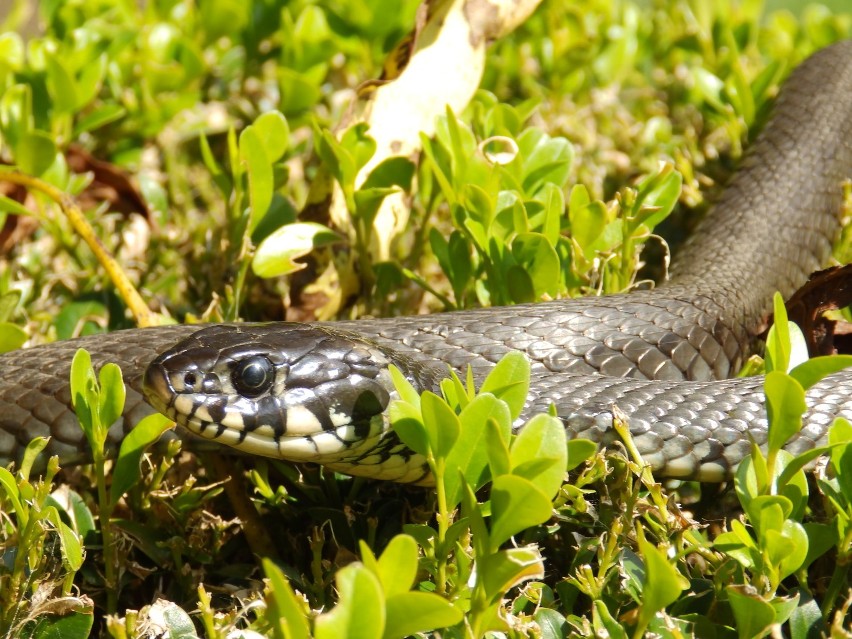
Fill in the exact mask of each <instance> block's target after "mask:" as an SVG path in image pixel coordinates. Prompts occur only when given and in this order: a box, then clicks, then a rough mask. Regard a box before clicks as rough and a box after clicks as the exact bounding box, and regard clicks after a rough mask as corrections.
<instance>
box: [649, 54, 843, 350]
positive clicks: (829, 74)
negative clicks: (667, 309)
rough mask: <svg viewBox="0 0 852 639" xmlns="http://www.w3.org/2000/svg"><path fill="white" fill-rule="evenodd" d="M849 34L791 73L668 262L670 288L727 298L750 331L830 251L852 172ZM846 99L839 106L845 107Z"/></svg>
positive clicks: (759, 327) (755, 329) (757, 328)
mask: <svg viewBox="0 0 852 639" xmlns="http://www.w3.org/2000/svg"><path fill="white" fill-rule="evenodd" d="M850 96H852V41H847V42H843V43H839V44H838V45H835V47H832V50H831V52H830V54H829V53H828V52H827V51H823V52H819V53H817V54H815V55H814V56H812V57H811V58H809V59H808V60H807V61H806V62H805V63H803V64H802V65H800V66H799V67H798V68H797V69H796V70H795V71H794V73H793V74H792V76H791V81H790V82H788V83H787V88H786V89H785V91H784V92H782V94H781V95H780V96H779V98H778V101H777V103H776V105H775V109H774V112H773V116H772V118H771V119H770V120H769V122H768V123H767V125H766V127H765V128H764V130H763V131H762V133H761V134H760V135H759V136H758V138H757V140H756V141H755V143H754V144H753V145H752V147H751V148H750V150H749V152H748V154H747V155H746V157H745V159H744V160H743V163H742V166H741V167H740V169H739V171H738V172H737V174H736V176H735V177H734V179H733V180H732V182H731V183H730V185H729V186H728V188H727V189H726V190H725V192H724V194H723V195H722V196H721V198H720V200H719V201H718V203H717V204H716V205H715V206H714V207H713V209H712V210H711V211H710V213H709V214H708V215H707V217H706V218H705V219H704V220H703V221H702V222H701V224H699V226H698V228H697V229H696V232H695V233H694V234H693V235H692V237H691V239H690V240H689V241H687V242H686V244H685V245H684V247H683V250H682V251H681V253H680V256H681V257H680V259H676V260H675V262H674V264H673V265H672V279H671V281H670V283H669V284H668V285H667V286H666V287H665V288H667V289H670V290H675V291H676V290H677V289H679V288H688V289H690V290H691V291H692V292H693V293H695V292H696V291H698V292H700V293H701V294H702V295H705V296H707V297H709V298H711V299H713V300H715V301H716V302H719V303H724V304H725V305H726V306H727V307H728V308H729V309H730V312H731V313H732V316H733V317H734V319H735V321H738V322H739V323H740V324H742V325H743V326H744V327H745V328H746V329H747V330H748V331H749V332H750V333H752V334H753V333H755V332H759V331H760V330H762V325H763V324H764V322H765V319H766V317H767V315H768V313H769V311H770V310H771V305H772V295H773V294H774V293H775V291H779V292H781V294H782V295H783V296H784V297H785V298H787V297H789V296H790V295H792V294H793V293H794V292H795V291H796V290H797V289H798V288H799V287H800V286H802V285H803V284H804V283H805V282H806V281H807V280H808V277H809V276H810V274H811V273H813V272H814V271H815V270H817V269H819V268H821V267H822V266H823V265H824V264H826V262H827V261H828V259H829V257H830V256H831V249H832V244H833V241H834V240H835V239H836V237H837V235H838V233H839V230H840V217H841V213H842V210H843V184H844V181H846V180H847V179H849V178H850V177H852V175H850V167H852V110H850V109H848V104H849V103H850ZM844 105H845V106H844Z"/></svg>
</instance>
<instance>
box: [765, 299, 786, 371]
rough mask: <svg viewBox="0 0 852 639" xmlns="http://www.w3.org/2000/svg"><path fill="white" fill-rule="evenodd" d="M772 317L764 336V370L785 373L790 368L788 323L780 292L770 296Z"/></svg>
mask: <svg viewBox="0 0 852 639" xmlns="http://www.w3.org/2000/svg"><path fill="white" fill-rule="evenodd" d="M772 304H773V308H774V319H773V323H772V327H771V328H770V329H769V335H768V336H767V338H766V355H765V358H764V359H765V360H766V370H767V371H781V372H782V373H786V372H787V371H788V370H790V368H792V367H791V366H790V352H791V350H792V346H791V343H790V323H789V322H788V321H787V309H786V308H785V307H784V298H783V297H781V294H780V293H777V292H776V293H775V295H774V296H773V297H772Z"/></svg>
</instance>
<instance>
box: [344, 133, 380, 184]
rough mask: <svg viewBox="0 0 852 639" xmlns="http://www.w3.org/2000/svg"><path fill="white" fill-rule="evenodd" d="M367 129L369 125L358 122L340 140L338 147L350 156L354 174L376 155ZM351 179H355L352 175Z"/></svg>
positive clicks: (373, 142)
mask: <svg viewBox="0 0 852 639" xmlns="http://www.w3.org/2000/svg"><path fill="white" fill-rule="evenodd" d="M369 129H370V127H369V125H367V124H366V123H364V122H359V123H358V124H355V125H354V126H351V127H349V128H348V129H347V130H346V132H345V133H344V134H343V136H342V137H341V138H340V146H341V147H343V148H344V149H346V151H348V152H349V154H350V155H351V157H352V161H353V162H354V169H355V172H356V173H357V172H358V171H360V170H361V169H362V168H363V167H364V165H365V164H367V162H369V160H370V158H372V157H373V155H375V153H376V141H375V140H374V139H373V138H371V137H370V136H369V135H368V134H367V131H368V130H369ZM352 179H353V180H354V179H355V175H354V174H353V175H352Z"/></svg>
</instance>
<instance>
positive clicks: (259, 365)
mask: <svg viewBox="0 0 852 639" xmlns="http://www.w3.org/2000/svg"><path fill="white" fill-rule="evenodd" d="M231 381H233V383H234V388H235V389H236V391H237V392H238V393H239V394H240V395H242V396H243V397H257V396H259V395H262V394H263V393H265V392H266V391H267V390H269V389H270V388H271V387H272V383H273V382H274V381H275V367H274V366H273V365H272V362H270V361H269V360H268V359H267V358H266V357H264V356H263V355H255V356H253V357H249V358H247V359H244V360H242V361H241V362H239V363H238V364H237V365H236V367H235V368H234V372H233V373H231Z"/></svg>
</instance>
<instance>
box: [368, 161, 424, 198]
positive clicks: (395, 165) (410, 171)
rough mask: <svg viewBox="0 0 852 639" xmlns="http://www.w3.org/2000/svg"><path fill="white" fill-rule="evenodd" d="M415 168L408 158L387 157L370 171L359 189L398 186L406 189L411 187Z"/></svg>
mask: <svg viewBox="0 0 852 639" xmlns="http://www.w3.org/2000/svg"><path fill="white" fill-rule="evenodd" d="M415 168H416V167H415V166H414V162H412V161H411V160H409V159H408V158H404V157H399V156H394V157H389V158H387V159H385V160H382V161H381V162H380V163H379V164H377V165H376V166H375V167H374V168H373V170H371V171H370V174H369V175H368V176H367V179H366V180H364V183H363V184H362V185H361V186H360V188H359V190H360V189H385V188H389V187H399V188H400V189H402V190H403V191H408V190H409V189H411V181H412V180H413V179H414V170H415Z"/></svg>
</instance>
